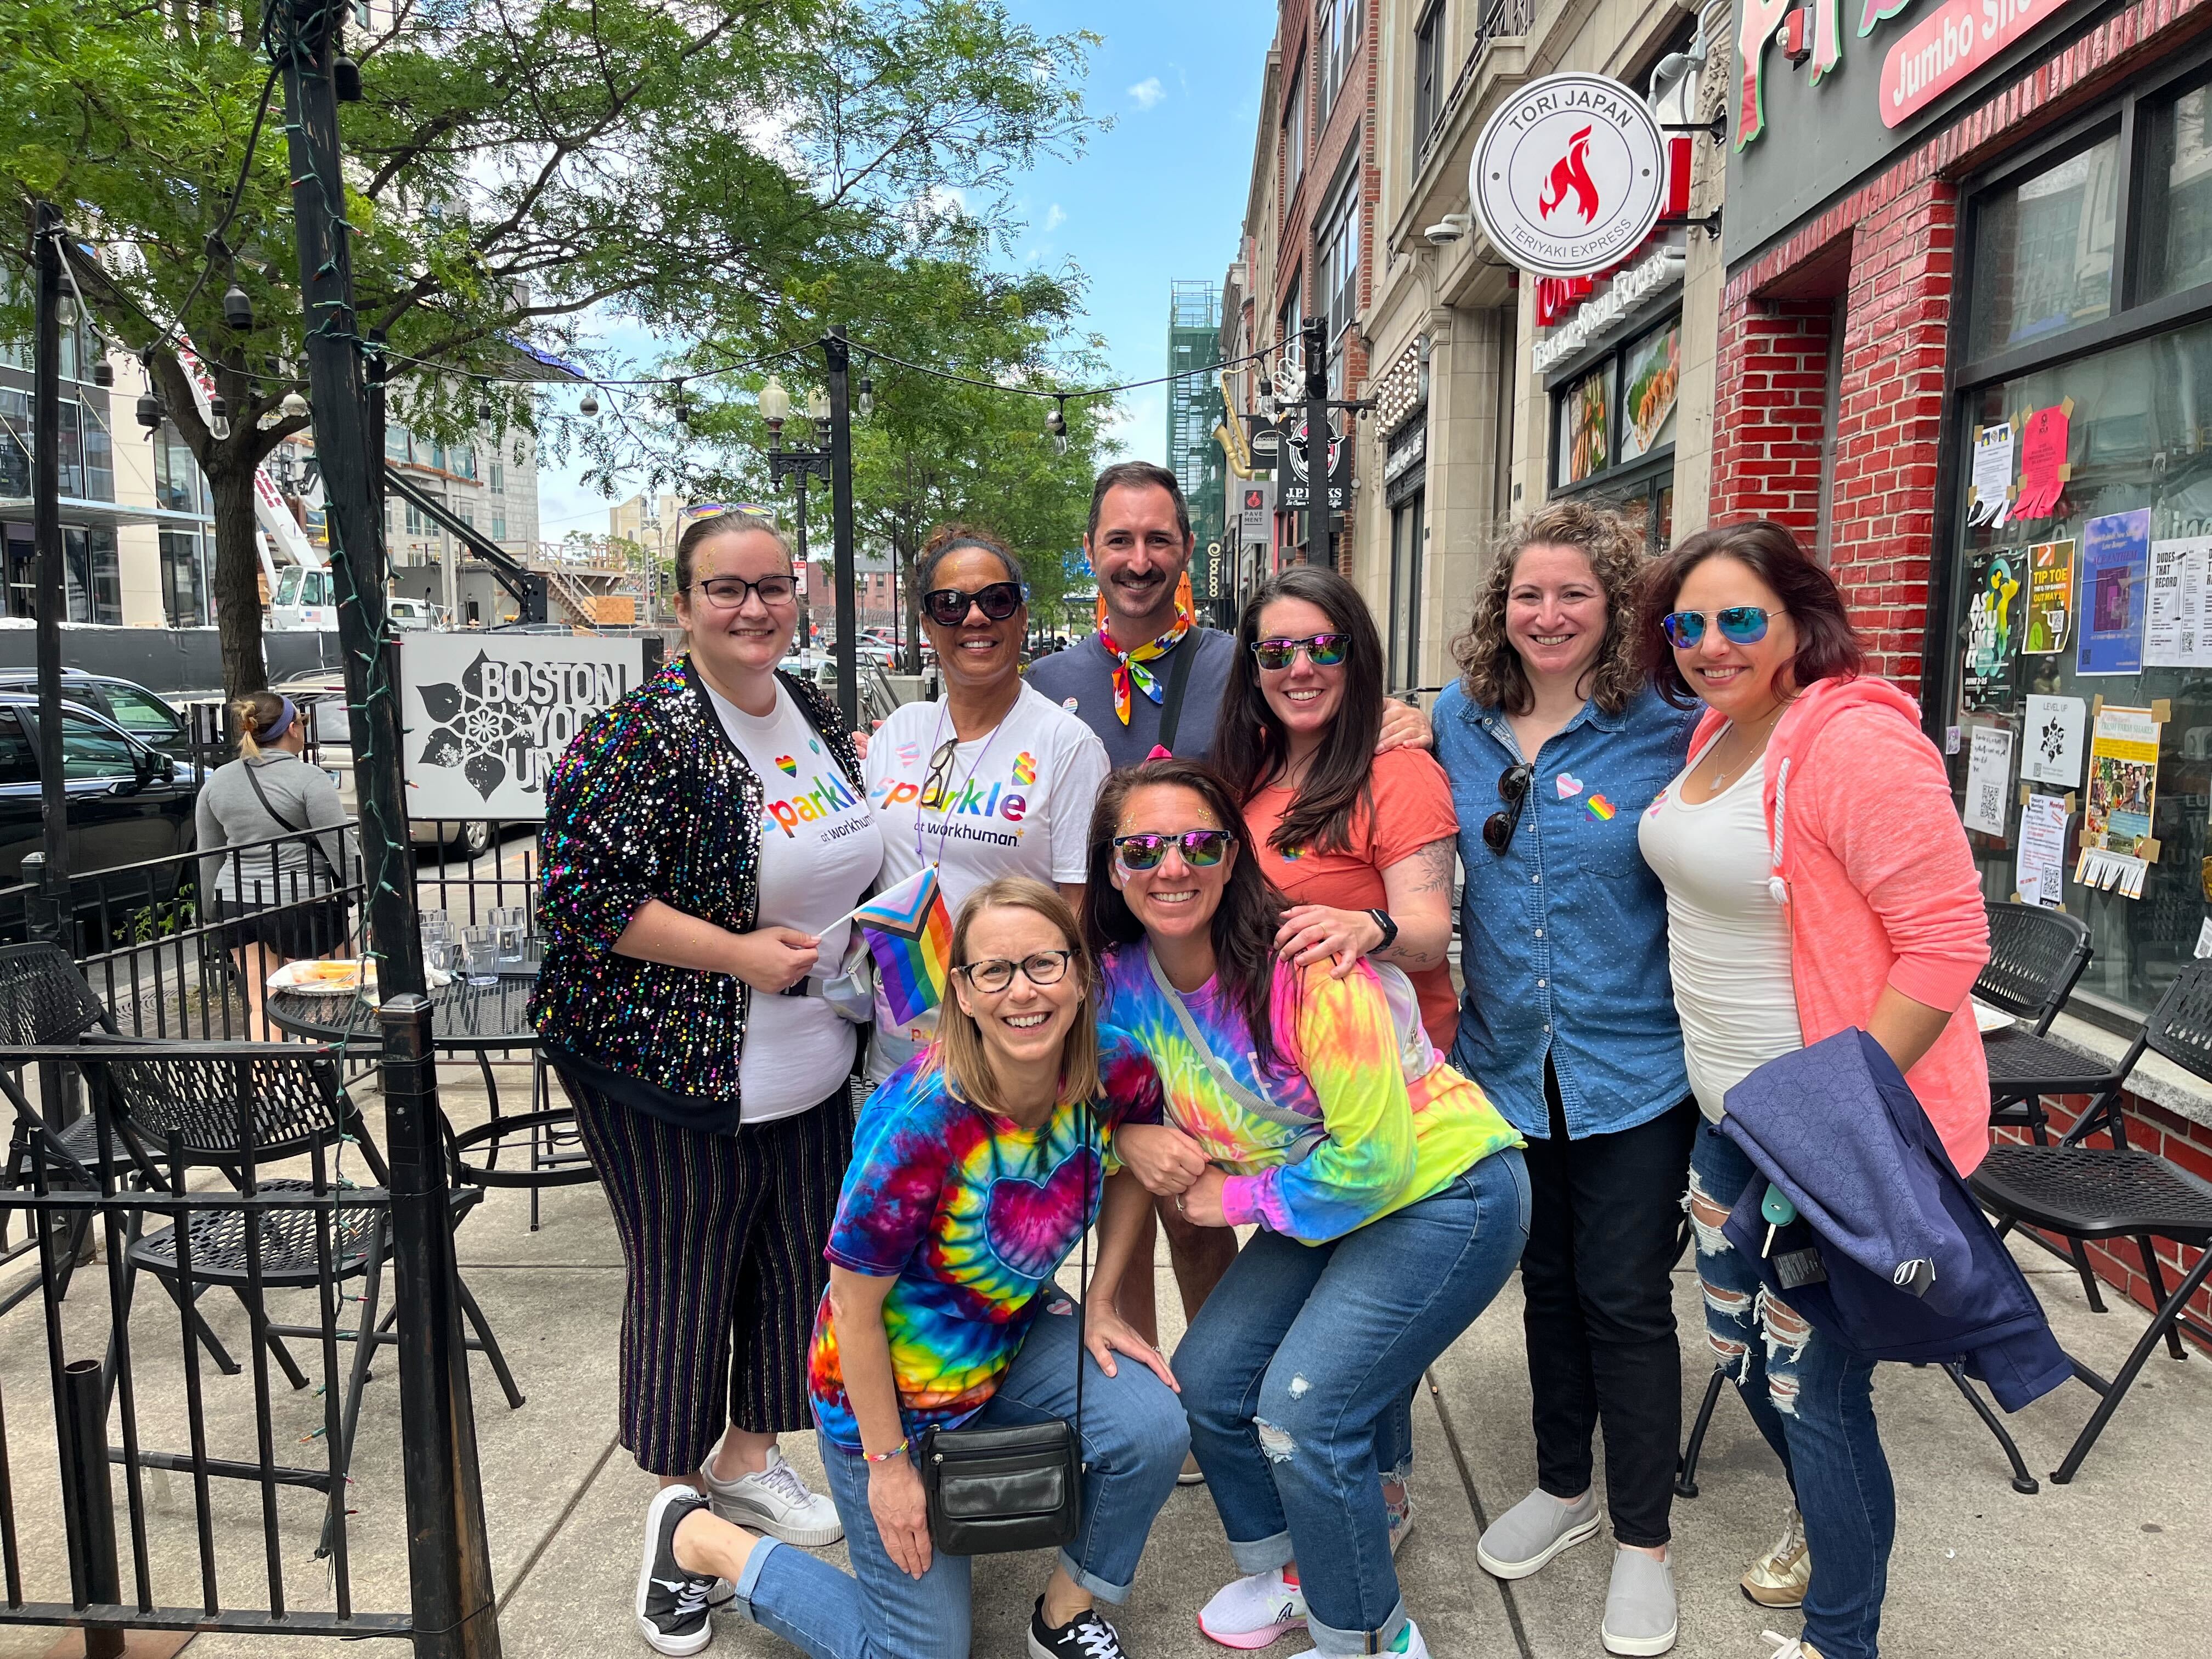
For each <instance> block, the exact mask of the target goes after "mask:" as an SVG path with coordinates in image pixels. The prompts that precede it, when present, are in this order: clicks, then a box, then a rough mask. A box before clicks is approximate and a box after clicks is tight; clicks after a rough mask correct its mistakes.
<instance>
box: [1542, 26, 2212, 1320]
mask: <svg viewBox="0 0 2212 1659" xmlns="http://www.w3.org/2000/svg"><path fill="white" fill-rule="evenodd" d="M1736 28H1737V37H1736V43H1735V44H1736V53H1735V84H1734V86H1733V87H1732V88H1731V97H1730V101H1729V137H1728V147H1729V157H1728V182H1727V191H1726V210H1725V211H1726V216H1727V228H1726V233H1725V238H1724V248H1725V258H1726V261H1727V276H1726V283H1725V287H1724V289H1723V295H1722V300H1721V314H1720V318H1719V327H1718V332H1719V345H1718V357H1719V373H1718V375H1717V392H1716V406H1715V415H1714V432H1713V450H1714V455H1713V468H1712V477H1713V485H1712V495H1711V502H1710V512H1711V520H1712V521H1713V522H1716V523H1722V522H1726V521H1728V520H1731V519H1741V518H1749V517H1770V518H1774V519H1778V520H1782V521H1784V522H1785V523H1788V524H1790V526H1792V527H1793V528H1794V529H1796V530H1797V531H1798V532H1800V533H1801V534H1802V535H1803V536H1806V537H1808V538H1814V539H1816V540H1817V542H1818V544H1819V545H1820V550H1821V552H1822V554H1823V556H1825V557H1826V559H1827V560H1828V561H1829V563H1830V568H1832V571H1833V573H1834V574H1835V575H1836V578H1837V580H1838V583H1839V584H1840V585H1841V586H1842V587H1843V589H1844V592H1845V594H1846V596H1847V597H1848V599H1850V603H1851V605H1852V609H1853V614H1854V617H1855V618H1856V619H1857V621H1858V623H1859V624H1860V626H1861V628H1862V629H1863V631H1864V632H1865V634H1866V635H1867V637H1868V640H1869V645H1870V647H1871V650H1870V659H1871V663H1870V665H1871V666H1872V667H1873V668H1874V669H1875V670H1876V671H1879V672H1881V673H1883V674H1886V675H1887V676H1889V677H1890V678H1893V679H1894V680H1896V681H1897V682H1898V683H1899V684H1901V685H1903V686H1905V688H1906V689H1907V690H1911V691H1912V692H1914V693H1915V695H1917V696H1918V697H1919V698H1920V700H1921V702H1922V706H1923V714H1924V720H1925V723H1926V726H1927V729H1928V732H1929V736H1930V737H1931V738H1933V739H1934V740H1935V741H1936V743H1937V744H1939V745H1940V746H1941V747H1942V749H1943V750H1944V751H1945V753H1946V754H1947V756H1948V764H1949V767H1950V769H1951V777H1952V783H1953V787H1954V791H1955V792H1956V795H1957V799H1958V803H1959V810H1960V813H1961V815H1962V817H1963V819H1964V822H1965V823H1966V827H1967V829H1968V831H1969V839H1970V841H1971V842H1972V847H1973V850H1974V854H1975V857H1976V860H1977V861H1978V864H1979V866H1980V867H1981V870H1982V872H1983V878H1984V891H1985V895H1986V896H1987V897H1988V899H1989V900H1990V902H1992V903H1993V904H1996V905H1999V906H2012V905H2018V906H2026V907H2034V908H2039V909H2041V910H2043V911H2045V912H2046V913H2047V914H2049V915H2057V916H2063V917H2070V918H2075V919H2078V921H2079V922H2080V923H2081V924H2083V925H2084V926H2085V927H2086V929H2087V935H2086V941H2085V942H2086V944H2087V946H2088V948H2089V951H2090V955H2089V957H2088V960H2087V966H2086V969H2082V970H2081V975H2080V978H2079V980H2078V981H2077V982H2076V983H2075V985H2074V987H2073V989H2072V993H2071V994H2070V996H2069V997H2068V998H2067V999H2066V1000H2065V1006H2064V1009H2063V1012H2061V1013H2059V1014H2058V1015H2057V1018H2056V1019H2055V1020H2054V1021H2053V1022H2052V1023H2051V1030H2050V1035H2051V1037H2052V1038H2053V1039H2055V1040H2057V1041H2058V1042H2060V1043H2062V1044H2063V1045H2067V1046H2069V1047H2071V1048H2074V1049H2075V1050H2077V1051H2082V1052H2084V1053H2086V1054H2088V1055H2092V1056H2094V1057H2095V1060H2096V1064H2094V1065H2092V1066H2088V1067H2086V1068H2085V1070H2086V1071H2088V1072H2093V1071H2094V1070H2096V1069H2097V1067H2098V1066H2103V1067H2105V1068H2106V1070H2107V1072H2108V1073H2111V1072H2113V1071H2115V1070H2116V1069H2117V1068H2118V1066H2119V1065H2120V1064H2121V1063H2122V1062H2123V1061H2124V1059H2125V1058H2126V1057H2127V1056H2128V1054H2129V1049H2130V1043H2131V1042H2135V1041H2136V1040H2137V1039H2138V1034H2140V1033H2141V1032H2142V1030H2143V1029H2144V1027H2145V1024H2146V1022H2149V1023H2150V1024H2152V1026H2153V1027H2154V1031H2153V1037H2152V1042H2151V1048H2152V1050H2153V1052H2152V1053H2151V1054H2148V1056H2146V1057H2145V1058H2144V1059H2143V1060H2142V1062H2141V1063H2140V1064H2138V1065H2136V1066H2135V1067H2134V1069H2133V1071H2132V1073H2131V1074H2130V1077H2129V1079H2128V1085H2127V1088H2126V1090H2125V1091H2124V1092H2123V1093H2121V1094H2119V1095H2118V1102H2119V1105H2120V1108H2121V1110H2120V1113H2119V1115H2120V1119H2121V1121H2122V1123H2123V1126H2124V1131H2125V1133H2126V1135H2127V1139H2128V1144H2129V1145H2130V1146H2132V1147H2135V1148H2136V1149H2139V1150H2148V1151H2149V1152H2154V1153H2159V1154H2161V1155H2162V1156H2164V1157H2166V1158H2168V1159H2170V1160H2171V1161H2172V1164H2173V1165H2175V1166H2179V1168H2180V1169H2181V1170H2185V1171H2187V1172H2189V1173H2190V1174H2191V1175H2194V1176H2206V1177H2212V1084H2208V1083H2207V1082H2206V1081H2204V1080H2203V1076H2202V1075H2200V1074H2199V1073H2198V1072H2197V1071H2196V1070H2192V1069H2191V1066H2190V1065H2189V1064H2187V1063H2186V1059H2187V1058H2188V1057H2190V1056H2196V1057H2197V1064H2198V1066H2199V1067H2202V1066H2203V1059H2202V1056H2201V1055H2197V1054H2196V1050H2195V1049H2193V1048H2191V1046H2190V1044H2189V1043H2187V1042H2181V1041H2179V1040H2177V1039H2173V1038H2172V1037H2171V1036H2170V1035H2167V1034H2165V1030H2164V1028H2165V1027H2166V1026H2167V1025H2170V1024H2173V1023H2174V1022H2175V1021H2177V1020H2180V1021H2183V1022H2184V1023H2187V1022H2190V1021H2193V1020H2195V1019H2196V1018H2197V1012H2196V1010H2195V1007H2194V1002H2193V1000H2191V999H2192V998H2193V993H2192V992H2191V987H2190V985H2189V984H2187V983H2182V984H2180V985H2179V989H2178V990H2176V993H2175V996H2174V997H2173V998H2172V999H2171V1000H2169V1002H2168V1006H2166V1009H2165V1010H2164V1011H2163V1012H2160V1004H2161V999H2166V998H2167V994H2168V992H2169V991H2170V990H2175V987H2177V981H2183V980H2185V974H2186V970H2190V969H2191V964H2192V963H2197V961H2199V960H2200V959H2202V958H2205V957H2212V857H2208V854H2212V845H2208V818H2212V120H2208V115H2212V4H2204V3H2186V0H2183V3H2172V0H2166V3H2133V4H2106V5H2092V4H2080V3H2075V4H2065V3H2043V4H2039V5H2035V6H2027V5H2023V4H2020V3H2015V0H1986V3H1984V0H1905V3H1904V4H1901V5H1899V4H1894V3H1893V4H1890V5H1888V6H1887V9H1884V5H1883V0H1863V9H1861V7H1860V6H1844V5H1839V4H1838V3H1837V0H1816V3H1814V4H1813V5H1810V6H1796V7H1793V6H1791V5H1790V4H1789V3H1787V0H1764V3H1761V0H1739V4H1738V7H1737V11H1736ZM1573 464H1574V462H1573V456H1572V454H1571V453H1570V454H1569V456H1568V457H1567V458H1566V459H1565V460H1564V461H1563V462H1562V465H1570V466H1571V465H1573ZM1869 787H1880V780H1878V779H1869ZM1999 920H2000V921H2002V918H1999ZM2002 937H2003V936H2002V930H2001V935H2000V949H2001V952H2002ZM2199 971H2201V970H2199ZM2185 1003H2186V1004H2187V1005H2188V1006H2183V1005H2184V1004H2185ZM1991 1052H1992V1054H1993V1056H1994V1055H1995V1054H1996V1052H1997V1044H1996V1042H1993V1043H1992V1045H1991ZM2169 1057H2172V1058H2173V1059H2174V1060H2178V1061H2180V1062H2181V1063H2169ZM1992 1069H1993V1073H1994V1072H1995V1071H1996V1069H1997V1068H1996V1062H1995V1060H1994V1059H1993V1061H1992ZM2000 1093H2002V1090H2000ZM2099 1097H2100V1095H2099V1091H2096V1090H2094V1089H2089V1088H2082V1087H2074V1088H2068V1089H2065V1090H2051V1091H2049V1093H2048V1094H2047V1095H2046V1096H2045V1103H2046V1104H2047V1107H2048V1126H2047V1127H2045V1125H2043V1124H2040V1123H2035V1122H2033V1121H2025V1122H2019V1121H2016V1122H2015V1125H2014V1126H2013V1127H2000V1128H1999V1130H1998V1134H1999V1138H2000V1139H2030V1138H2033V1139H2043V1138H2045V1137H2046V1136H2047V1137H2048V1138H2051V1139H2057V1137H2058V1136H2059V1135H2060V1134H2061V1133H2063V1131H2064V1130H2065V1129H2066V1128H2067V1127H2069V1125H2071V1124H2072V1123H2073V1122H2074V1121H2075V1120H2076V1118H2077V1117H2078V1115H2080V1114H2081V1112H2082V1111H2083V1110H2084V1109H2086V1108H2087V1107H2088V1106H2089V1104H2090V1103H2091V1102H2092V1101H2093V1100H2095V1099H2097V1098H2099ZM2036 1115H2037V1113H2036V1111H2035V1110H2034V1109H2033V1097H2031V1101H2030V1103H2029V1107H2028V1108H2027V1109H2025V1110H2021V1111H2018V1112H2015V1118H2022V1119H2027V1120H2033V1118H2034V1117H2035V1116H2036ZM2094 1144H2095V1145H2098V1146H2103V1145H2104V1144H2106V1142H2105V1139H2104V1137H2103V1136H2102V1135H2101V1134H2100V1135H2099V1136H2098V1137H2097V1138H2096V1139H2095V1142H2094ZM2189 1201H2190V1203H2191V1205H2195V1206H2197V1207H2198V1208H2202V1207H2203V1201H2202V1200H2201V1199H2200V1198H2199V1197H2197V1195H2196V1194H2194V1193H2193V1192H2192V1193H2191V1195H2190V1200H2189ZM2181 1219H2183V1220H2187V1221H2191V1222H2192V1223H2201V1222H2202V1221H2203V1220H2204V1219H2206V1218H2203V1217H2198V1216H2197V1215H2196V1213H2195V1212H2194V1211H2193V1210H2192V1211H2191V1213H2190V1214H2189V1215H2187V1216H2185V1217H2183V1218H2181ZM2183 1232H2184V1237H2183V1239H2182V1241H2181V1242H2180V1243H2176V1242H2174V1240H2173V1239H2172V1237H2170V1236H2169V1235H2167V1234H2166V1233H2161V1234H2160V1237H2159V1240H2158V1241H2156V1242H2155V1243H2154V1244H2152V1245H2146V1246H2142V1247H2140V1248H2139V1247H2138V1245H2137V1244H2136V1243H2134V1242H2132V1240H2131V1239H2130V1238H2126V1237H2113V1238H2112V1239H2111V1240H2110V1242H2109V1243H2106V1242H2105V1241H2104V1240H2102V1239H2095V1238H2093V1239H2092V1240H2091V1241H2090V1242H2089V1243H2087V1245H2086V1246H2083V1245H2081V1244H2075V1245H2074V1246H2072V1247H2070V1254H2071V1256H2072V1259H2073V1260H2074V1261H2075V1264H2076V1265H2077V1266H2079V1267H2083V1268H2084V1273H2083V1279H2084V1284H2085V1286H2086V1287H2087V1289H2088V1291H2089V1293H2090V1294H2091V1296H2092V1297H2094V1296H2095V1295H2096V1294H2097V1287H2096V1286H2094V1285H2089V1283H2088V1273H2087V1268H2089V1267H2093V1268H2094V1270H2095V1272H2096V1273H2097V1275H2098V1276H2099V1278H2100V1279H2101V1280H2103V1281H2104V1287H2105V1288H2106V1290H2109V1289H2111V1288H2112V1286H2118V1287H2119V1288H2121V1289H2122V1290H2123V1291H2125V1292H2126V1293H2127V1294H2128V1295H2130V1296H2131V1297H2133V1298H2134V1299H2135V1300H2136V1301H2137V1302H2139V1303H2144V1304H2150V1305H2156V1304H2159V1303H2160V1302H2161V1301H2163V1300H2165V1299H2166V1297H2167V1296H2168V1295H2169V1294H2170V1293H2171V1292H2172V1291H2173V1290H2174V1288H2175V1279H2177V1278H2179V1277H2180V1276H2182V1275H2184V1274H2186V1273H2188V1272H2189V1270H2190V1269H2191V1268H2192V1267H2195V1266H2196V1265H2197V1261H2198V1260H2199V1255H2200V1248H2201V1246H2202V1243H2203V1237H2202V1236H2201V1234H2199V1235H2191V1234H2189V1233H2188V1231H2187V1230H2186V1229H2184V1230H2183ZM2185 1288H2187V1289H2189V1290H2191V1291H2197V1288H2198V1287H2197V1285H2194V1284H2191V1285H2187V1286H2186V1287H2185ZM2189 1309H2190V1311H2191V1312H2192V1313H2193V1314H2194V1316H2196V1317H2197V1319H2199V1320H2204V1319H2207V1318H2208V1317H2212V1300H2208V1298H2207V1297H2205V1296H2204V1295H2203V1294H2201V1293H2199V1294H2197V1295H2195V1296H2194V1297H2193V1299H2192V1300H2191V1302H2190V1304H2189ZM2177 1311H2178V1310H2177ZM2191 1334H2192V1335H2194V1336H2196V1337H2197V1338H2198V1339H2199V1340H2203V1339H2204V1338H2205V1337H2206V1335H2207V1333H2205V1332H2204V1331H2203V1330H2202V1329H2199V1330H2197V1331H2196V1332H2193V1333H2191ZM2175 1352H2177V1353H2178V1352H2179V1346H2176V1349H2175Z"/></svg>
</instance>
